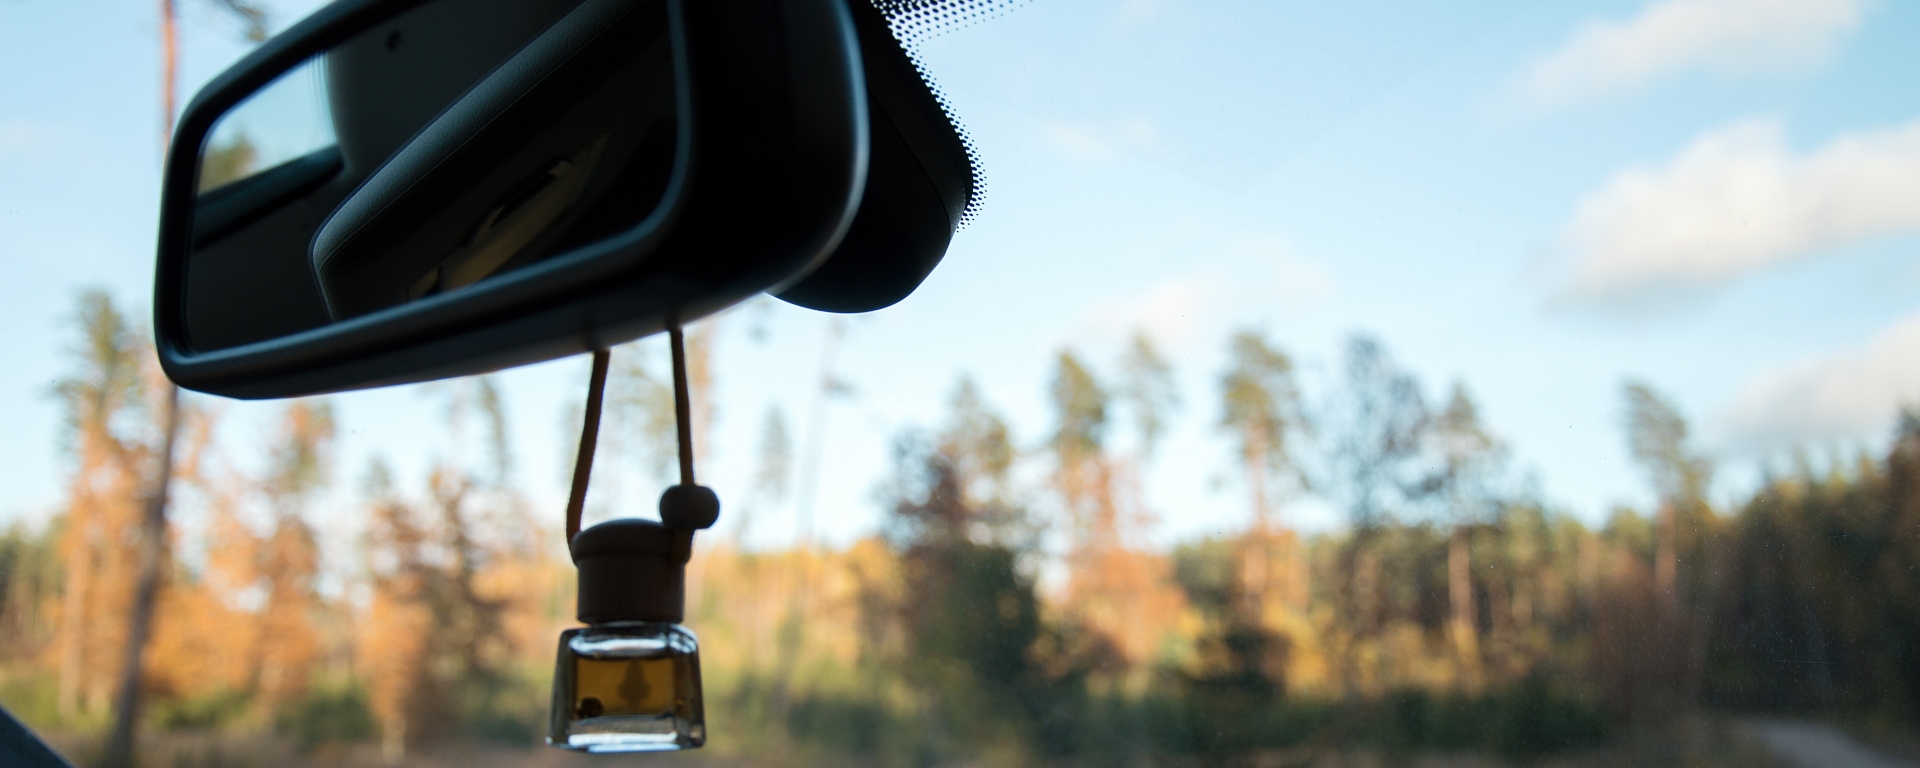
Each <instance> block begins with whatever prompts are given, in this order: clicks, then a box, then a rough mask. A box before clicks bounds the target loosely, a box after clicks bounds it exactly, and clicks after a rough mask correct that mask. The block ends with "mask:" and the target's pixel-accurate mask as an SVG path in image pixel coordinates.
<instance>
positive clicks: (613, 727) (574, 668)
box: [548, 621, 707, 752]
mask: <svg viewBox="0 0 1920 768" xmlns="http://www.w3.org/2000/svg"><path fill="white" fill-rule="evenodd" d="M553 680H554V686H553V700H554V707H553V713H554V719H553V728H552V733H551V734H549V736H548V741H549V743H551V744H553V745H554V746H557V747H561V748H564V749H576V750H585V751H588V752H652V751H664V750H677V749H693V748H697V747H699V746H700V745H702V744H704V743H706V740H707V723H706V712H705V708H704V706H703V704H702V701H701V695H700V694H701V689H700V642H699V639H698V638H696V637H694V634H693V632H692V631H691V630H689V629H687V628H686V627H683V626H680V625H679V624H673V623H670V622H651V621H633V622H611V623H607V624H599V625H595V626H591V627H586V628H584V629H569V630H567V631H566V632H565V633H563V634H561V635H560V654H559V663H558V665H557V666H556V668H555V669H554V674H553Z"/></svg>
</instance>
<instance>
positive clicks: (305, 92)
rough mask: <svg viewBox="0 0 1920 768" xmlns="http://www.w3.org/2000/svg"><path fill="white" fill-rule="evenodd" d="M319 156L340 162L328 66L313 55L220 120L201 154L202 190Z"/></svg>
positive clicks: (202, 192) (230, 191)
mask: <svg viewBox="0 0 1920 768" xmlns="http://www.w3.org/2000/svg"><path fill="white" fill-rule="evenodd" d="M316 155H317V156H318V158H319V159H324V160H327V161H328V162H329V163H330V164H332V165H338V163H339V157H340V152H339V150H338V148H337V147H336V142H335V140H334V136H333V120H332V118H331V117H330V112H329V110H328V107H327V68H326V66H325V65H324V64H323V63H322V62H320V61H319V60H316V59H309V60H307V61H306V62H303V63H301V64H300V66H298V67H295V68H294V69H293V71H291V72H288V73H286V74H284V75H281V76H280V77H279V78H278V79H276V80H274V81H273V82H272V83H271V84H269V85H268V86H267V87H265V88H262V89H260V91H258V92H256V93H254V94H253V95H252V96H249V97H247V99H246V100H245V101H243V102H241V103H240V104H239V105H238V106H236V107H234V108H233V110H232V111H230V112H228V113H226V114H225V115H222V116H221V117H220V120H219V121H218V122H216V123H214V126H213V131H212V132H211V133H209V134H208V136H207V143H206V148H205V149H204V150H203V151H202V152H201V154H200V183H199V185H198V190H199V191H200V193H201V194H202V195H205V194H206V193H208V192H211V191H213V190H216V189H220V188H222V187H226V186H228V185H231V184H233V183H235V182H239V181H245V180H248V179H251V178H253V177H255V176H258V175H260V173H261V172H263V171H266V170H267V169H274V170H276V171H279V170H280V167H281V166H283V165H286V164H288V163H292V162H294V161H296V160H308V161H309V162H308V163H306V164H312V162H311V161H312V160H313V159H315V157H314V156H316ZM255 183H258V182H255ZM234 191H235V190H229V191H228V192H227V193H226V194H228V195H231V194H233V192H234ZM201 213H202V215H205V212H204V211H203V212H201Z"/></svg>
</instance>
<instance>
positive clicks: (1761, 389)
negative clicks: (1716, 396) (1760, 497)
mask: <svg viewBox="0 0 1920 768" xmlns="http://www.w3.org/2000/svg"><path fill="white" fill-rule="evenodd" d="M1916 404H1920V313H1915V314H1912V315H1908V316H1907V317H1906V318H1904V319H1902V320H1901V321H1900V322H1898V323H1895V324H1894V325H1893V327H1891V328H1888V329H1886V330H1885V331H1882V332H1881V333H1880V335H1879V336H1877V337H1875V338H1874V339H1873V340H1872V341H1871V342H1869V343H1868V344H1867V345H1866V346H1865V347H1863V348H1857V349H1852V350H1848V351H1845V352H1841V353H1839V354H1834V355H1830V356H1827V357H1824V358H1820V359H1817V360H1810V361H1807V362H1803V363H1800V364H1798V365H1794V366H1791V367H1788V368H1786V369H1784V370H1780V371H1776V372H1774V373H1770V374H1766V375H1763V376H1760V377H1758V378H1756V379H1754V380H1753V381H1752V382H1751V383H1749V384H1748V385H1747V387H1746V389H1745V390H1744V391H1743V392H1741V394H1740V396H1739V397H1738V398H1737V399H1736V400H1735V401H1734V403H1733V405H1732V407H1730V408H1728V409H1727V410H1726V412H1725V413H1723V414H1721V417H1720V419H1719V425H1718V426H1719V431H1720V433H1721V434H1722V435H1724V436H1725V439H1726V442H1728V443H1730V444H1732V445H1735V446H1740V447H1745V448H1750V449H1759V450H1766V449H1774V448H1782V447H1789V446H1795V445H1806V444H1809V443H1816V444H1817V443H1819V442H1821V441H1825V440H1833V439H1847V438H1855V437H1862V436H1870V435H1872V434H1874V433H1875V432H1884V431H1885V430H1887V429H1889V428H1891V426H1892V424H1893V420H1894V418H1895V417H1896V416H1898V415H1899V413H1900V409H1901V408H1902V407H1904V406H1908V405H1916Z"/></svg>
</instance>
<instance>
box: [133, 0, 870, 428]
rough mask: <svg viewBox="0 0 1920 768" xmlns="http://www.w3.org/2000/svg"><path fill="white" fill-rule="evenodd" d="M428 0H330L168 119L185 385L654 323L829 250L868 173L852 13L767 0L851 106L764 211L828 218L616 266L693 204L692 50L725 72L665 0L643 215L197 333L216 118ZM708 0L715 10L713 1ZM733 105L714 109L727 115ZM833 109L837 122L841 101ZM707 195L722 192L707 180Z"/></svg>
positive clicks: (170, 328)
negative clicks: (809, 191) (396, 297)
mask: <svg viewBox="0 0 1920 768" xmlns="http://www.w3.org/2000/svg"><path fill="white" fill-rule="evenodd" d="M429 1H430V0H340V2H336V3H334V4H332V5H329V6H326V7H324V8H322V9H320V10H319V11H317V12H316V13H315V14H313V15H312V16H310V17H308V18H306V19H304V20H302V21H301V22H300V23H298V24H296V25H295V26H294V27H293V28H291V29H289V30H288V31H287V32H285V33H282V34H281V35H279V36H276V37H275V38H273V39H272V40H269V41H268V42H267V43H265V44H263V45H262V46H261V47H260V48H259V49H257V50H255V51H254V52H253V53H252V54H251V55H249V56H247V57H246V58H244V59H243V60H242V61H241V62H239V63H238V64H236V65H235V66H233V67H232V68H230V69H228V70H227V71H226V72H225V73H223V74H222V75H220V76H219V77H218V78H216V79H215V80H214V81H213V82H212V83H210V84H209V85H208V86H207V87H206V88H204V89H203V90H202V91H201V92H200V93H199V94H198V95H196V97H195V98H194V100H193V101H192V102H191V103H190V104H189V106H188V108H187V110H186V111H185V114H184V115H183V117H182V119H181V121H180V124H179V128H178V130H177V131H176V133H175V135H174V139H173V144H172V147H171V148H170V152H169V153H168V161H167V167H166V169H165V171H164V176H163V195H162V200H163V202H162V206H161V220H160V240H159V243H158V262H157V270H156V275H155V283H154V291H155V293H154V325H155V331H156V337H157V339H156V341H157V346H158V351H159V354H160V359H161V363H162V366H163V368H164V369H165V370H166V372H167V374H168V376H169V377H171V378H172V379H173V380H174V381H175V382H177V383H179V384H180V385H181V386H184V387H187V388H189V389H194V390H199V391H203V392H209V393H213V394H219V395H225V396H230V397H239V398H273V397H291V396H300V395H308V394H318V393H323V392H329V391H339V390H346V389H359V388H369V387H378V386H386V385H391V384H400V383H408V382H418V381H428V380H433V379H439V378H446V377H450V376H458V375H464V374H472V373H482V372H487V371H493V370H499V369H502V368H508V367H512V366H515V365H523V364H527V363H532V362H539V361H542V360H548V359H553V358H558V357H563V356H566V355H571V354H576V353H579V352H585V351H590V350H593V349H600V348H605V347H608V346H611V345H613V344H617V343H621V342H624V341H627V340H631V339H633V338H638V337H640V336H644V335H648V334H651V333H656V332H659V331H660V330H663V329H664V328H665V327H666V325H667V324H668V323H669V322H686V321H690V320H693V319H697V318H699V317H702V316H704V315H707V314H711V313H712V312H715V311H718V310H720V309H723V308H725V307H727V306H730V305H732V304H734V303H737V302H739V301H741V300H744V299H746V298H748V297H751V296H752V295H754V294H756V293H758V292H760V291H763V290H769V289H773V290H778V289H779V288H780V287H782V286H784V285H788V284H792V283H793V282H794V281H797V280H799V279H801V278H802V277H804V275H806V274H807V273H808V272H809V271H810V270H811V269H812V268H813V267H815V266H818V264H819V263H820V262H821V261H823V260H825V258H826V257H827V256H828V255H830V254H831V253H832V251H833V248H834V247H835V245H837V243H838V241H839V239H840V237H841V236H842V235H843V234H844V233H845V232H846V230H847V228H848V226H849V225H850V224H851V221H852V219H853V215H854V211H855V209H856V208H857V207H858V204H859V201H860V199H861V195H862V192H863V186H864V183H865V179H866V173H867V167H866V166H867V114H866V94H865V84H864V80H863V75H862V69H861V58H860V50H859V45H858V42H857V39H856V38H855V36H854V32H853V27H852V21H851V17H850V15H849V14H848V12H847V10H846V7H845V6H844V4H841V3H840V2H839V1H838V0H829V1H828V2H821V0H763V4H764V5H765V6H767V7H769V8H771V9H774V10H779V9H786V10H795V9H797V10H795V12H796V13H797V14H799V15H798V16H797V17H796V18H790V19H786V21H787V22H788V23H789V24H790V25H794V26H804V25H808V24H811V25H812V26H813V27H817V28H816V29H803V30H802V31H801V34H808V33H813V34H817V35H819V36H820V39H821V44H820V46H819V47H818V48H817V49H809V50H801V51H795V52H789V54H788V55H790V56H807V57H810V58H809V59H808V61H809V62H810V63H813V64H817V65H818V66H817V68H818V69H820V71H824V72H828V73H830V74H831V75H832V76H831V77H824V78H820V82H821V83H824V85H818V86H817V87H816V88H815V90H814V91H809V92H808V94H809V95H810V96H811V97H813V98H814V99H815V100H819V99H820V98H821V97H822V96H823V95H824V97H825V98H826V99H827V100H829V101H834V100H837V101H839V102H844V107H845V109H844V112H845V113H846V114H845V120H843V121H841V122H843V123H845V124H831V125H810V128H811V129H812V130H813V133H814V134H816V135H814V136H812V137H811V138H809V139H805V140H811V141H814V142H815V145H819V144H820V143H821V142H822V141H824V144H825V146H824V147H823V149H822V151H820V152H817V153H814V154H819V155H823V156H822V157H811V156H810V157H806V158H803V159H801V160H797V161H794V162H795V167H796V168H799V169H800V172H801V173H811V174H813V176H809V177H808V179H809V180H810V181H809V184H808V186H809V188H817V189H818V190H819V191H820V193H821V194H819V195H817V196H815V197H814V198H813V199H810V200H807V201H804V202H801V203H800V204H798V205H795V206H786V208H792V209H794V210H784V209H783V210H781V211H779V212H777V213H773V214H769V215H770V216H774V217H775V218H776V219H778V220H779V221H778V222H777V223H779V224H783V225H790V224H792V223H793V222H796V221H798V222H803V223H806V222H811V221H813V220H814V219H819V220H820V222H821V223H820V224H819V226H818V227H816V229H818V230H819V231H818V232H811V231H809V232H806V233H802V234H801V235H797V236H796V238H797V239H798V240H801V241H804V243H802V245H801V246H800V247H798V249H797V250H798V251H803V252H804V253H800V256H799V257H796V258H789V259H786V260H784V261H782V260H779V259H775V260H773V262H772V263H770V264H768V265H765V267H764V268H748V269H745V270H744V271H742V270H739V269H734V270H732V272H741V273H740V274H733V273H731V272H729V271H728V270H726V269H721V268H719V267H720V266H722V265H715V268H703V265H693V266H691V267H688V268H685V269H680V270H678V271H671V270H669V271H668V272H667V273H665V274H654V275H650V276H649V277H648V279H645V280H626V279H622V275H621V273H622V272H623V271H629V270H633V269H634V268H635V265H636V263H637V261H640V260H644V259H645V257H646V256H647V255H648V254H649V253H650V252H652V251H654V250H656V249H657V248H658V247H659V246H661V244H662V242H663V241H665V240H673V239H675V237H676V235H675V232H674V230H675V226H674V224H675V222H676V220H677V219H682V218H685V217H687V216H688V215H689V214H687V213H686V211H685V209H686V208H687V200H688V197H689V187H690V186H694V185H695V183H694V181H693V180H692V175H691V174H692V171H691V166H693V165H694V164H695V162H696V161H695V157H696V143H697V138H698V137H699V136H700V135H701V133H700V131H701V130H702V128H701V126H698V125H696V122H697V118H696V116H695V113H694V104H695V98H694V94H693V91H694V89H695V87H694V85H693V83H692V82H691V81H692V79H693V75H691V74H690V71H691V70H692V68H693V67H695V66H707V67H708V69H709V70H711V71H716V72H717V71H718V70H719V69H721V68H722V66H721V65H719V64H716V63H715V61H714V58H713V54H712V52H711V51H709V52H706V53H705V54H703V53H701V52H699V51H694V52H690V51H689V46H688V42H687V24H688V20H687V18H686V17H687V8H686V7H685V6H683V4H682V2H681V0H660V1H661V2H663V3H664V4H665V6H666V8H667V9H668V16H669V24H670V32H669V35H670V39H671V43H672V45H673V57H674V61H675V66H676V72H675V89H676V93H677V99H678V104H677V105H676V109H675V115H676V116H675V120H676V121H677V128H678V130H677V132H676V134H677V135H676V142H677V148H676V154H677V157H676V160H675V163H674V171H673V174H672V180H671V181H670V182H669V184H668V188H667V193H666V195H665V196H664V197H663V199H662V201H661V204H660V205H659V207H658V208H657V209H656V210H655V211H654V212H653V213H652V214H650V215H649V216H648V218H647V219H646V220H645V221H643V222H642V223H641V224H640V225H638V226H636V227H634V228H632V229H630V230H628V231H627V232H626V233H624V234H622V235H619V236H615V237H613V238H610V239H608V240H605V241H602V242H599V243H595V244H592V245H589V246H586V247H583V248H580V249H578V250H576V251H573V252H571V253H568V254H565V255H562V256H558V257H555V258H552V259H549V260H546V261H544V262H541V263H539V264H536V265H532V266H529V267H527V268H524V269H521V270H518V271H516V272H514V273H512V274H511V275H510V276H507V277H506V278H503V279H498V280H489V281H487V282H486V283H485V284H479V285H475V286H471V287H469V288H467V289H463V290H461V291H458V292H452V293H448V294H445V295H441V296H434V297H429V298H427V299H423V300H420V301H416V302H412V303H410V304H407V305H403V306H399V307H393V308H389V309H385V310H380V311H377V312H374V313H371V314H368V315H364V316H361V317H357V318H352V319H349V320H345V321H342V322H338V323H334V324H331V325H327V326H324V327H320V328H315V329H311V330H307V331H302V332H298V333H295V334H291V335H289V336H286V337H283V338H279V339H273V340H268V341H261V342H255V343H250V344H245V345H241V346H238V347H233V348H229V349H221V350H215V351H207V352H198V351H195V350H193V349H191V348H190V347H189V346H188V339H189V337H188V335H187V328H186V327H185V316H184V311H183V310H184V304H185V302H184V294H183V291H184V288H185V277H186V268H187V260H188V258H189V257H190V251H191V247H192V229H193V221H192V217H193V208H194V200H195V196H196V194H195V193H196V177H197V174H198V171H199V156H200V152H201V145H202V144H203V143H204V142H205V140H206V139H207V137H208V135H209V133H210V131H211V129H212V128H213V126H214V124H215V123H216V122H217V120H218V119H219V117H220V116H221V115H223V114H225V113H226V112H227V111H228V110H229V109H231V108H232V107H234V106H235V105H236V104H238V103H240V102H241V101H243V100H244V99H245V98H247V97H248V96H249V95H251V94H252V93H254V92H255V91H257V90H258V89H260V88H262V87H264V86H266V85H267V84H268V83H270V82H272V81H273V80H274V79H275V78H277V77H278V76H280V75H281V74H283V73H285V72H287V71H288V70H290V69H292V68H293V67H295V66H297V65H299V64H300V63H301V62H303V61H306V60H307V59H309V58H311V57H313V56H316V55H318V54H320V53H322V52H324V51H326V50H328V49H330V48H332V47H334V46H337V45H339V44H341V43H343V42H345V41H346V40H348V39H350V38H352V37H353V36H354V35H357V34H359V33H361V32H363V31H365V30H367V29H370V28H372V27H374V26H376V25H378V24H380V23H382V22H384V21H386V20H389V19H391V18H393V17H395V16H397V15H398V14H400V13H403V12H405V11H407V10H409V9H411V8H414V7H416V6H418V5H420V4H422V3H423V2H429ZM809 3H811V5H809ZM823 9H824V10H823ZM733 10H734V12H736V13H738V12H741V11H740V9H733ZM701 12H702V13H706V14H710V15H713V14H719V13H721V12H720V11H715V10H714V9H712V8H707V7H702V8H701ZM808 13H812V15H811V16H809V15H807V14H808ZM706 23H707V24H709V28H711V27H717V26H719V25H720V23H719V22H715V21H714V20H713V19H712V18H707V21H706ZM703 55H704V56H706V58H704V59H703V58H701V57H702V56H703ZM694 61H700V62H703V63H702V64H694V63H693V62H694ZM842 70H844V72H843V71H842ZM715 76H716V77H718V76H720V75H715ZM842 80H844V82H841V81H842ZM708 106H711V105H710V104H709V105H708ZM835 109H838V106H836V107H835ZM723 110H724V107H722V108H715V109H712V110H710V111H711V112H712V113H713V114H716V115H717V114H719V113H720V112H722V111H723ZM834 114H839V113H838V112H835V113H834ZM815 117H819V115H815ZM710 119H711V120H718V119H719V118H717V117H715V118H710ZM815 122H816V123H820V122H822V121H820V120H816V121H815ZM824 122H826V123H833V122H834V119H833V117H832V115H829V116H828V119H826V120H825V121H824ZM821 136H825V137H826V138H825V139H821V138H820V137H821ZM841 138H845V139H846V141H841ZM841 144H845V146H840V145H841ZM815 145H809V146H815ZM709 165H710V167H711V166H712V164H711V163H710V164H709ZM801 166H804V167H801ZM735 170H736V171H737V169H735ZM737 180H738V179H735V181H737ZM715 183H716V184H723V182H715ZM708 186H709V187H712V186H713V185H712V184H709V185H708ZM836 192H837V193H839V194H836ZM708 197H709V199H718V198H717V197H716V196H715V195H713V194H712V192H711V191H709V193H708ZM708 207H712V206H708ZM816 209H817V210H816ZM697 218H699V219H700V221H701V222H702V223H704V224H706V225H709V227H710V226H711V225H712V224H713V223H714V221H713V219H715V218H716V217H715V216H713V215H711V214H702V215H700V216H698V217H697ZM769 226H773V225H769ZM808 238H811V239H808ZM681 239H682V240H684V239H685V238H681ZM815 241H818V242H817V244H816V242H815ZM816 245H817V247H816ZM680 246H682V247H681V248H680V250H682V251H686V250H689V249H687V248H685V247H684V246H685V243H684V242H682V243H680ZM809 251H810V252H809Z"/></svg>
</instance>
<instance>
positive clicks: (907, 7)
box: [855, 0, 1028, 227]
mask: <svg viewBox="0 0 1920 768" xmlns="http://www.w3.org/2000/svg"><path fill="white" fill-rule="evenodd" d="M855 1H856V2H860V1H861V0H855ZM868 1H870V2H872V3H873V7H874V9H875V10H878V11H879V12H880V15H882V16H885V17H886V19H887V27H888V28H890V29H892V30H893V37H894V39H896V40H899V41H900V47H901V48H902V49H903V50H905V51H906V52H907V58H908V59H911V60H912V61H913V68H914V70H915V71H917V72H919V73H920V80H921V82H924V83H926V84H927V89H928V90H930V91H932V92H933V98H934V100H935V101H938V102H939V103H940V111H942V112H945V113H946V115H947V122H948V123H950V124H952V125H953V130H954V132H955V133H958V134H959V135H960V143H961V144H962V145H963V146H965V147H966V150H967V165H968V166H969V168H970V170H971V171H972V175H973V184H972V185H971V189H970V190H969V192H968V194H967V207H966V209H965V210H963V211H962V212H961V214H960V226H963V227H964V226H966V225H967V224H969V223H971V222H972V221H973V219H974V215H975V214H977V213H978V212H979V210H980V200H981V198H982V197H984V196H985V194H986V189H987V177H986V174H985V173H984V172H982V171H981V168H980V152H979V150H978V149H977V148H976V147H975V146H974V143H973V136H972V135H971V134H968V133H967V129H966V126H964V125H962V124H961V123H960V118H959V116H958V115H956V114H954V111H953V105H952V104H951V103H949V102H948V101H947V94H946V92H945V91H943V90H941V89H940V84H939V83H937V82H935V81H934V79H933V76H932V75H930V74H928V73H927V68H926V65H925V64H924V63H922V62H921V60H920V41H922V40H925V39H927V38H930V37H934V36H937V35H940V34H943V33H946V32H951V31H953V30H956V29H961V28H964V27H969V26H972V25H974V24H978V23H980V22H982V21H986V20H988V19H991V18H994V17H997V16H1000V15H1002V14H1004V13H1006V12H1008V11H1011V10H1013V9H1015V8H1018V7H1020V6H1022V5H1026V4H1027V2H1028V0H868Z"/></svg>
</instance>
